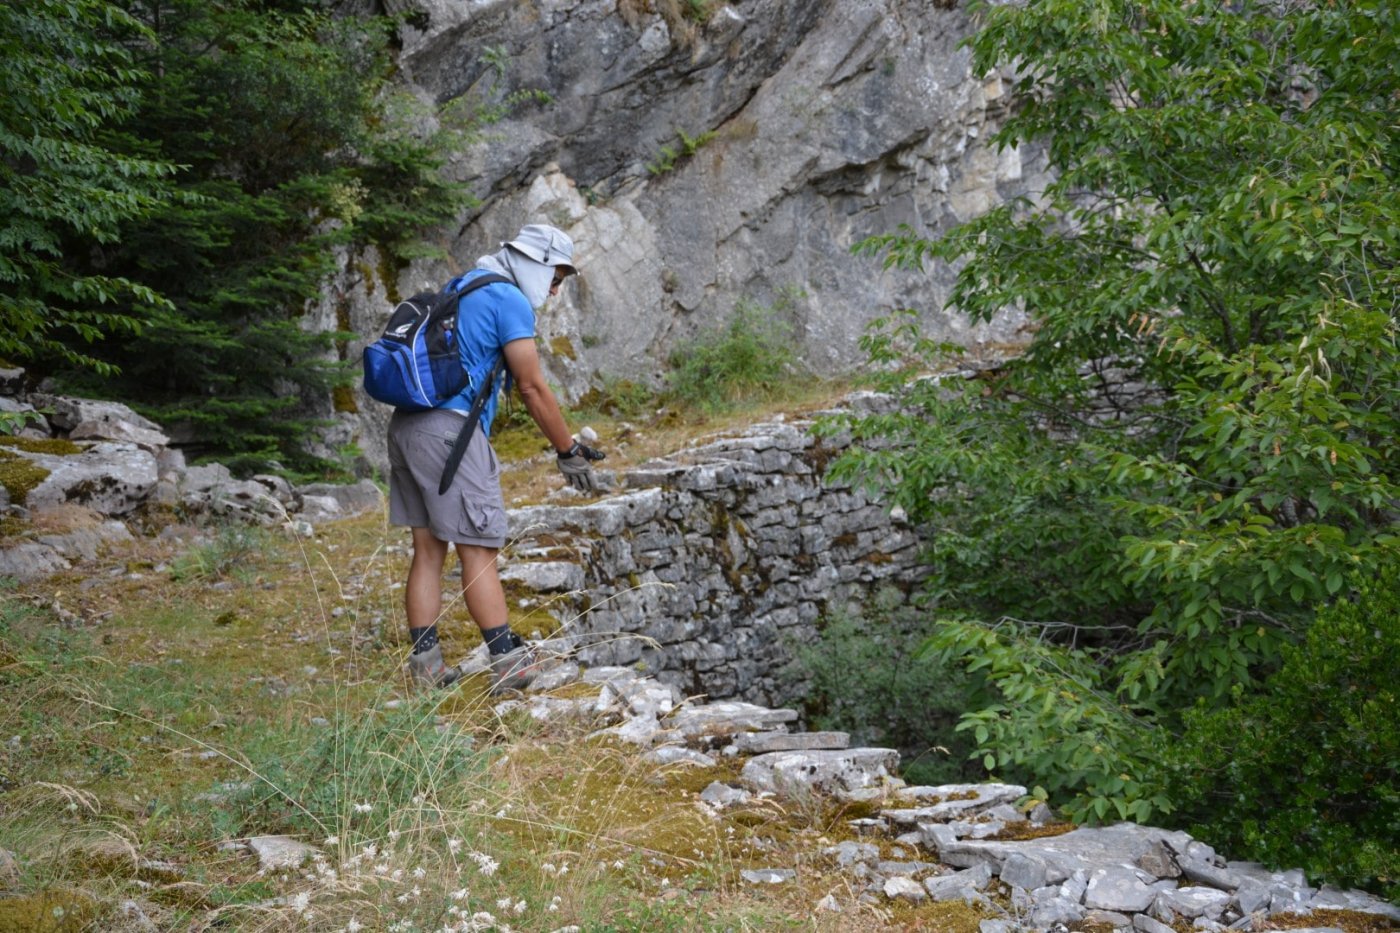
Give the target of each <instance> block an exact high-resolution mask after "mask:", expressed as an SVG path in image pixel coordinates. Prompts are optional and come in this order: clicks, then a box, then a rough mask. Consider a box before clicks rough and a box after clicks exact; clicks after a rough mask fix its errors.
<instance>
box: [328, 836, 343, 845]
mask: <svg viewBox="0 0 1400 933" xmlns="http://www.w3.org/2000/svg"><path fill="white" fill-rule="evenodd" d="M326 845H328V846H338V845H340V837H339V836H327V837H326Z"/></svg>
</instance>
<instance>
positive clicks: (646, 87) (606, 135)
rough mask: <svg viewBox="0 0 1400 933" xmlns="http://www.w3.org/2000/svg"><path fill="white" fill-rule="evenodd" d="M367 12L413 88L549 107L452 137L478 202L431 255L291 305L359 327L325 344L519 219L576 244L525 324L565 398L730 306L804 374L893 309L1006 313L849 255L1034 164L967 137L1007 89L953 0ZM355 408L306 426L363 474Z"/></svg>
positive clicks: (594, 0)
mask: <svg viewBox="0 0 1400 933" xmlns="http://www.w3.org/2000/svg"><path fill="white" fill-rule="evenodd" d="M386 6H388V7H389V9H390V10H391V11H393V12H396V13H402V14H408V15H409V21H410V22H411V23H413V24H415V25H412V26H409V27H406V29H405V32H404V35H403V39H404V44H403V50H402V53H401V55H400V64H401V66H402V70H403V74H404V76H405V78H406V81H407V83H408V86H409V88H410V89H411V90H412V91H413V93H414V94H415V95H416V96H418V97H419V98H421V99H422V100H425V101H431V102H434V103H438V104H441V103H445V102H450V101H456V100H459V99H462V100H478V101H479V100H489V101H492V102H498V101H502V100H504V99H505V97H506V96H507V95H509V94H511V93H513V92H518V91H522V90H526V89H537V90H541V91H544V92H545V93H547V94H548V95H549V97H550V99H551V101H552V102H551V103H548V104H531V105H528V106H524V107H519V108H516V109H514V110H511V111H510V112H509V114H508V115H507V116H506V118H505V119H504V120H502V121H501V122H500V123H499V124H497V125H495V126H493V127H491V128H490V129H489V130H488V132H487V133H486V134H485V137H484V138H483V139H482V141H480V142H478V143H476V144H474V145H472V146H470V147H469V148H468V149H466V150H465V151H463V152H461V153H460V154H459V160H458V161H457V162H456V163H455V164H454V171H455V172H456V173H457V174H458V175H459V177H461V178H463V179H466V180H469V181H470V182H471V184H472V185H473V188H474V190H475V192H476V193H477V194H478V195H479V196H481V197H482V198H483V203H482V205H481V206H480V207H479V208H477V209H474V210H473V211H472V212H470V213H468V215H467V216H465V217H464V218H462V220H461V221H460V222H458V223H456V224H454V225H453V226H452V227H451V229H450V230H446V231H443V234H442V237H441V240H442V242H443V244H444V245H445V246H446V248H447V251H448V253H449V254H450V259H448V260H447V261H445V262H444V261H427V262H418V263H414V264H412V265H410V266H409V267H408V268H407V269H405V270H403V271H402V272H400V273H394V274H391V275H390V276H389V280H387V281H386V280H385V275H386V273H385V272H384V271H383V270H384V265H383V264H382V263H380V261H379V257H377V256H374V255H368V256H353V255H349V254H346V255H344V256H343V259H342V262H341V267H342V270H343V271H342V273H341V274H340V275H339V276H338V277H337V279H336V280H335V281H334V282H333V283H331V284H330V285H329V286H328V288H327V289H326V293H325V296H324V300H323V301H322V302H321V304H320V306H319V307H318V308H316V309H315V310H314V312H313V314H312V317H313V320H315V321H317V322H318V324H317V326H322V327H325V328H333V327H336V326H337V322H338V321H339V322H340V323H341V324H343V323H344V322H345V320H346V317H338V315H344V316H348V322H349V324H350V329H351V330H353V331H355V332H356V333H358V334H360V335H361V338H362V339H361V340H360V341H358V342H352V343H351V344H350V345H349V346H348V347H347V348H346V351H345V353H346V358H348V359H355V358H357V357H358V355H359V353H360V352H361V350H362V348H363V346H364V344H365V343H366V342H368V341H369V340H370V339H372V338H373V337H374V336H376V335H377V334H378V333H379V332H380V331H381V330H382V328H383V324H384V321H385V320H386V319H387V316H388V313H389V310H390V305H391V304H392V296H395V295H407V294H411V293H412V292H414V291H417V290H418V289H420V288H422V287H424V286H427V285H437V284H440V283H441V282H442V281H443V280H444V279H445V278H446V277H447V276H448V275H450V274H452V273H454V272H455V271H457V270H459V269H461V268H463V267H465V266H470V264H471V263H472V262H473V261H474V260H475V259H476V257H478V256H480V255H481V254H483V253H484V252H487V251H490V250H493V249H495V248H496V245H497V244H498V243H499V242H501V241H502V240H505V239H508V238H509V237H510V236H511V235H512V234H513V233H514V232H515V230H516V229H517V228H518V227H519V226H520V225H521V224H522V223H524V222H527V221H546V222H550V223H554V224H556V225H558V226H560V227H561V228H563V229H565V230H566V231H567V232H569V233H570V234H571V235H572V236H573V238H574V239H575V241H576V242H577V244H578V247H579V261H580V266H581V268H582V269H583V273H584V274H583V275H582V276H581V277H580V278H579V279H577V280H575V281H573V282H571V283H570V284H569V285H568V286H566V288H565V289H564V291H563V294H561V295H560V297H559V298H557V299H555V300H554V302H552V303H551V306H550V307H549V309H548V310H547V311H546V312H545V313H544V314H543V315H542V316H541V319H540V323H539V333H540V338H541V340H540V346H541V350H542V354H543V358H544V361H545V365H546V368H547V370H548V373H549V376H550V379H551V381H552V382H553V383H554V384H555V385H557V386H558V387H560V389H561V390H562V392H563V394H564V395H565V396H566V397H567V398H568V399H569V400H575V399H577V398H578V397H579V396H580V395H581V394H583V393H584V392H585V391H586V390H588V389H589V388H590V387H597V386H599V385H600V383H601V381H602V380H603V379H604V378H613V379H617V378H626V379H632V380H634V381H642V382H651V383H654V382H655V381H656V380H657V379H658V378H659V375H660V373H661V370H662V369H663V367H664V364H665V362H666V360H667V358H668V356H669V355H670V353H671V352H672V351H674V350H675V349H676V348H677V347H678V346H679V345H680V343H681V342H682V341H684V340H685V339H687V338H689V337H691V336H693V335H695V334H696V333H697V332H698V331H700V330H702V329H705V328H709V327H713V326H716V325H719V324H721V323H723V322H724V321H725V320H726V319H727V318H728V317H729V315H730V314H731V313H732V312H733V310H734V309H735V307H736V306H737V305H738V304H739V303H740V302H742V301H748V302H753V303H756V304H758V305H761V306H769V307H775V308H778V312H777V314H778V317H779V318H780V319H781V320H782V321H783V322H784V323H785V324H787V325H788V326H789V327H790V328H791V329H792V333H793V345H794V347H795V348H796V350H797V352H798V354H799V355H800V356H801V358H802V359H803V360H805V361H806V363H807V364H808V365H810V366H812V367H815V368H817V369H818V370H819V371H823V372H832V371H840V370H849V369H851V368H853V367H855V366H858V365H860V364H862V363H863V362H864V355H863V353H862V351H861V350H860V348H859V338H860V336H861V335H862V333H863V332H864V329H865V327H866V325H867V324H868V323H869V322H870V321H871V320H873V319H874V318H876V317H878V316H880V315H882V314H886V313H888V312H889V311H890V310H892V309H895V308H915V309H918V310H919V311H920V314H921V318H922V320H923V323H924V325H925V326H926V328H927V329H928V332H929V335H930V336H931V337H934V338H935V339H940V340H949V341H953V342H957V343H961V344H964V345H969V346H975V345H977V344H979V343H980V342H983V341H989V340H1004V339H1007V338H1008V336H1009V335H1010V334H1011V333H1012V332H1013V331H1014V329H1015V328H1016V327H1017V326H1018V325H1019V323H1020V318H1019V317H1018V316H1016V315H1013V314H1008V315H1007V316H1006V317H1005V318H1003V319H1001V320H999V321H997V322H995V323H994V324H993V325H992V326H990V327H988V326H973V325H972V324H970V323H969V322H968V321H967V320H966V319H965V318H963V317H961V316H960V315H956V314H953V313H950V312H947V311H945V310H944V304H945V301H946V296H947V291H948V287H949V284H950V282H949V278H948V277H947V276H946V274H943V273H938V274H926V273H923V272H916V271H907V270H899V269H890V270H882V269H881V268H880V264H879V263H878V262H877V261H875V260H873V259H871V258H868V257H864V256H857V255H854V254H853V253H852V251H851V250H852V247H853V246H854V245H855V244H856V243H858V242H860V241H861V240H863V239H864V238H866V237H869V236H872V235H875V234H883V233H889V232H892V231H895V230H896V229H898V228H899V227H900V225H902V224H908V225H909V226H910V227H911V228H912V229H914V230H915V231H917V232H919V233H925V234H926V233H933V232H935V231H938V230H942V229H945V228H947V227H948V226H949V225H950V224H952V223H955V222H958V221H963V220H968V219H971V218H973V217H975V216H978V215H979V214H981V213H983V212H985V211H986V210H987V209H988V208H990V207H992V206H994V205H995V204H997V203H1000V202H1001V201H1003V200H1004V199H1005V198H1006V197H1008V196H1013V195H1019V194H1023V193H1028V192H1033V191H1035V190H1036V189H1037V188H1038V187H1039V186H1040V185H1041V184H1042V182H1043V178H1044V175H1043V169H1042V166H1043V163H1044V159H1043V157H1042V155H1041V154H1040V153H1039V152H1037V151H1021V150H1017V149H1007V150H1004V151H1002V152H997V151H996V150H995V148H994V147H992V146H991V145H990V144H989V142H988V140H989V137H990V136H991V133H992V132H993V130H994V129H995V128H996V126H997V125H998V123H999V121H1000V120H1001V119H1002V116H1003V114H1004V113H1005V109H1006V107H1007V106H1008V95H1007V88H1008V83H1007V81H1006V80H1005V78H1004V76H1002V75H999V74H990V75H981V74H973V73H972V71H971V68H970V53H969V52H968V51H967V50H966V49H965V48H962V47H961V46H960V42H961V40H962V39H963V38H964V37H966V36H967V35H968V34H969V33H970V32H971V30H972V29H973V28H974V23H973V20H972V16H971V14H970V13H969V12H968V11H967V10H966V9H965V8H963V5H962V4H958V3H951V2H950V3H925V2H920V0H860V2H845V0H843V2H833V0H823V2H804V0H763V2H759V0H735V2H731V3H727V4H725V3H714V4H707V5H706V7H707V12H706V15H705V17H704V22H696V21H694V20H693V19H690V18H687V17H686V16H684V15H680V14H671V13H669V12H668V10H667V8H668V6H669V8H670V9H671V10H678V9H681V8H683V7H684V6H685V5H684V4H669V5H668V4H649V3H640V2H623V3H617V2H613V0H576V2H570V3H549V4H544V5H532V4H519V3H513V2H507V0H484V2H475V3H470V4H460V3H449V2H445V0H387V2H386ZM687 140H689V142H688V143H687ZM667 150H670V151H671V153H672V155H668V154H667ZM687 150H690V151H687ZM355 407H356V408H357V409H358V410H357V411H353V412H351V411H343V410H342V411H339V412H337V411H333V410H332V406H331V405H330V403H329V402H327V403H326V406H325V410H324V411H322V412H318V414H321V415H324V416H326V417H328V418H332V419H337V420H338V421H339V426H338V427H337V428H336V429H335V431H334V432H333V437H331V438H329V439H327V441H326V444H327V446H328V447H334V446H335V445H336V444H337V443H343V442H345V441H348V440H353V441H354V442H355V443H357V444H358V445H359V446H360V448H361V449H362V450H363V451H364V454H365V462H366V465H367V467H373V468H378V469H380V470H381V471H382V470H383V469H384V465H385V452H384V448H383V433H384V432H383V426H384V421H385V420H386V419H387V417H388V410H387V409H386V408H384V407H383V406H380V405H377V404H376V403H374V402H372V401H369V400H367V399H366V398H363V397H361V398H359V399H358V401H357V404H356V406H355Z"/></svg>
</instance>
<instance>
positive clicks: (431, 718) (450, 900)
mask: <svg viewBox="0 0 1400 933" xmlns="http://www.w3.org/2000/svg"><path fill="white" fill-rule="evenodd" d="M705 423H706V424H707V426H713V422H712V421H707V422H705ZM600 424H601V425H602V430H603V431H604V432H607V431H609V430H610V425H608V424H602V423H600ZM684 429H685V425H684V424H681V425H670V424H669V422H668V423H667V424H666V425H663V424H661V423H659V422H653V421H649V422H646V423H644V424H641V425H639V426H638V434H639V435H640V434H641V433H645V434H647V435H648V436H649V437H650V438H656V437H667V435H666V433H665V432H666V431H670V430H675V431H681V430H684ZM605 436H606V434H605ZM646 442H647V443H650V442H651V440H648V441H646ZM643 443H644V442H643V441H642V440H640V439H638V440H637V444H638V448H636V449H635V452H636V454H637V455H638V456H642V455H643V451H642V450H641V447H642V444H643ZM625 454H626V452H625V451H622V450H619V449H618V448H617V447H614V456H615V457H616V458H617V459H618V460H619V461H621V460H625ZM406 543H407V536H406V532H404V531H402V530H401V529H394V528H390V527H388V526H387V525H386V524H385V522H384V519H383V517H382V516H378V515H370V516H365V517H363V518H360V519H355V520H351V521H347V522H340V523H334V524H330V525H326V526H324V527H323V528H322V529H320V531H319V533H318V535H317V537H316V538H314V539H304V538H298V537H295V536H293V535H291V534H290V533H289V532H285V531H283V530H280V529H263V530H249V529H236V528H230V529H222V530H221V529H213V530H210V531H208V532H206V533H204V534H203V535H202V536H196V537H194V538H190V539H185V540H182V539H180V538H178V537H176V538H169V539H147V538H142V539H138V540H137V541H135V542H133V543H131V544H129V545H123V546H122V550H121V551H120V552H114V553H112V554H110V555H108V556H107V557H106V558H105V559H104V560H103V561H102V562H101V563H100V565H98V566H85V567H83V568H81V570H80V571H74V572H71V573H67V574H63V575H59V576H56V577H53V578H50V579H48V580H45V581H43V582H42V583H36V584H28V585H18V584H15V583H14V582H13V581H10V583H9V584H7V585H6V586H4V587H0V849H4V850H7V851H9V852H11V853H14V854H15V855H16V856H17V858H18V860H19V877H18V879H17V880H15V881H14V882H13V883H12V884H10V885H9V887H8V889H7V890H5V891H4V892H0V933H8V931H9V930H25V931H29V930H35V929H46V928H48V929H54V930H80V929H102V930H107V929H120V927H119V924H120V923H121V922H122V918H121V917H120V916H119V913H120V908H121V905H122V904H124V903H126V902H128V901H130V902H133V903H136V904H137V905H139V907H140V908H141V910H142V911H144V912H145V914H146V915H147V916H148V917H149V918H150V919H151V920H152V922H154V923H155V924H156V926H157V928H158V929H171V930H185V929H191V930H194V929H207V928H211V927H214V928H218V929H229V930H251V931H262V930H279V931H280V930H285V929H308V930H344V929H349V928H353V925H354V924H359V925H360V927H361V928H362V929H364V930H366V931H368V930H390V929H395V928H398V929H408V928H409V927H406V926H404V924H405V923H406V922H411V923H412V924H413V926H412V929H420V930H436V929H442V928H444V927H445V926H450V925H451V924H453V923H456V922H458V921H459V920H460V919H461V917H462V916H463V913H464V912H465V914H466V915H467V916H470V915H471V914H474V913H483V912H484V913H490V914H491V915H493V916H495V917H497V918H498V919H500V920H503V921H506V922H508V923H510V925H511V926H512V927H513V928H515V929H520V930H555V929H558V928H560V927H564V926H567V925H570V924H576V925H578V926H580V927H581V928H582V929H585V930H590V931H595V930H731V929H732V930H742V929H770V928H771V929H785V928H794V929H795V928H799V927H800V928H802V929H817V930H835V929H841V930H843V931H861V930H876V929H884V928H887V927H886V926H885V923H886V920H887V919H888V917H887V916H885V915H884V914H876V913H874V912H864V913H863V912H862V908H859V907H857V906H856V905H854V904H852V913H850V914H846V915H841V916H839V917H838V916H835V915H833V916H831V917H820V918H816V919H815V920H814V919H812V918H811V917H810V916H809V915H810V908H811V905H812V904H813V903H815V902H816V901H817V900H820V899H821V897H823V896H825V894H827V893H829V892H831V891H838V892H843V891H845V890H846V888H845V887H844V885H845V881H844V880H843V876H842V875H841V874H840V873H839V872H837V871H835V870H834V869H833V868H832V867H830V866H826V865H823V864H815V863H813V862H812V860H811V853H812V851H813V849H814V848H815V846H816V844H815V843H814V842H813V839H814V838H816V834H820V833H829V834H831V835H832V837H833V838H839V837H840V834H841V833H842V832H844V831H845V827H844V823H843V822H842V820H840V819H838V818H835V817H832V818H830V819H827V818H825V816H824V817H823V819H822V820H821V821H819V824H816V823H813V819H814V817H813V812H815V811H812V808H810V807H809V808H807V810H803V809H802V808H785V807H783V806H782V805H780V804H777V803H774V802H765V803H764V804H763V805H762V806H759V807H756V808H753V809H752V810H750V811H749V812H746V813H742V814H735V816H734V818H733V819H728V818H726V819H724V820H716V819H713V818H711V817H709V816H707V815H706V814H705V813H704V812H703V811H702V810H700V809H699V808H698V807H697V806H696V803H695V799H694V795H695V794H696V793H697V792H698V790H699V789H701V788H703V787H704V786H705V785H706V784H708V783H709V781H711V780H715V779H732V777H733V774H732V773H731V772H732V770H733V767H732V763H730V764H729V765H727V766H726V765H721V766H720V767H719V768H718V769H717V770H716V771H715V772H713V773H709V774H706V773H702V772H696V771H693V770H689V769H676V770H662V771H658V770H657V769H656V767H655V766H652V765H649V764H646V763H645V762H643V761H642V760H641V759H640V757H639V756H638V755H637V753H636V750H635V749H632V748H630V747H619V746H615V745H612V744H610V743H607V742H600V741H597V740H591V739H589V738H588V735H589V733H590V732H591V731H592V730H593V729H594V728H596V725H594V724H590V723H579V722H575V723H568V722H565V723H559V724H549V725H542V724H540V723H537V722H535V721H534V720H532V719H531V718H530V717H528V716H527V715H524V714H523V713H521V712H518V711H517V712H515V713H511V714H508V715H504V716H503V715H498V714H497V712H496V711H495V710H494V709H493V707H492V703H491V702H490V698H489V697H487V696H486V695H485V692H484V684H483V683H481V682H479V681H480V679H479V678H478V679H477V680H476V681H473V682H471V683H468V684H466V685H465V686H464V687H462V688H461V689H458V690H454V691H452V692H449V693H446V694H438V695H432V696H427V697H415V696H411V695H409V694H407V693H406V691H405V690H404V689H403V683H402V681H401V675H400V673H399V668H400V664H401V660H402V658H401V653H402V651H403V650H404V645H403V641H404V636H403V632H402V627H403V617H402V609H401V599H402V590H401V588H399V586H398V585H399V584H401V582H402V579H403V577H404V574H405V572H406V567H407V553H406V548H405V547H404V545H405V544H406ZM60 608H61V610H62V611H61V612H60V611H59V609H60ZM61 619H66V620H68V621H67V622H62V621H60V620H61ZM517 621H518V622H520V623H521V624H527V623H528V620H525V619H520V620H517ZM440 629H441V631H442V633H443V637H444V646H445V650H446V651H447V652H448V654H449V655H450V656H453V657H456V656H460V655H461V654H463V653H464V652H465V651H467V650H469V649H470V648H471V647H473V646H474V645H475V644H476V643H477V636H476V635H475V633H474V627H472V626H471V623H470V621H469V620H468V619H467V617H466V614H465V611H464V610H463V609H462V607H461V605H460V601H458V602H456V603H453V604H451V605H449V606H448V608H447V609H446V611H445V613H444V617H443V619H442V620H441V621H440ZM572 689H577V688H572ZM726 767H728V768H729V770H728V771H726V770H725V768H726ZM808 811H812V812H808ZM261 834H286V835H291V836H294V837H296V838H298V839H301V840H303V841H305V842H308V843H310V844H312V845H314V846H316V848H317V849H318V850H319V853H320V855H319V857H318V859H317V860H316V861H315V862H314V863H312V864H309V865H307V866H305V867H303V868H302V869H301V870H300V871H293V872H273V873H264V872H261V871H259V867H258V864H257V861H256V859H255V858H254V857H253V856H252V855H251V854H250V853H249V852H247V851H246V850H244V849H242V848H241V847H240V846H239V845H238V844H237V840H242V839H245V838H247V837H249V836H252V835H261ZM771 864H802V865H805V866H807V867H806V868H804V869H803V876H802V880H801V881H800V882H799V883H798V884H795V885H793V886H792V887H790V888H789V887H786V886H784V888H783V889H769V888H762V889H759V888H754V887H752V886H748V885H745V884H743V883H742V882H740V881H739V879H738V872H739V871H740V870H741V869H743V868H750V867H761V866H763V865H771ZM838 896H843V895H841V894H840V893H838ZM507 899H508V900H507ZM55 908H61V915H55V913H54V910H55ZM36 924H40V925H36ZM396 925H397V927H396ZM967 929H968V930H971V929H975V925H974V926H972V927H968V928H967Z"/></svg>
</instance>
